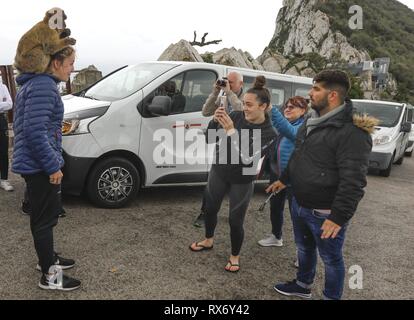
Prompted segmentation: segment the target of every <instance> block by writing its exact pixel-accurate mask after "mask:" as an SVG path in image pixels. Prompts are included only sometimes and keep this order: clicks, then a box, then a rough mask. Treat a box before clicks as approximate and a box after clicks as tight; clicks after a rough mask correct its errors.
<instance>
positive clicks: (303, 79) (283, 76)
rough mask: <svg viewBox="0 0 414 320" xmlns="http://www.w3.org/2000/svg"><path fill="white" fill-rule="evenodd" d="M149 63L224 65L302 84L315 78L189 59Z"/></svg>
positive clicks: (245, 72)
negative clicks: (190, 60)
mask: <svg viewBox="0 0 414 320" xmlns="http://www.w3.org/2000/svg"><path fill="white" fill-rule="evenodd" d="M145 62H148V63H169V64H172V65H192V66H194V67H199V68H205V67H208V66H212V67H213V66H214V68H217V66H220V67H223V68H226V69H228V70H229V71H238V72H240V73H242V74H243V75H252V76H257V75H263V76H265V77H268V78H272V79H274V80H280V81H288V82H294V83H300V84H308V85H312V83H313V79H312V78H307V77H301V76H293V75H289V74H282V73H276V72H269V71H264V70H253V69H246V68H237V67H232V66H226V65H222V64H213V63H206V62H187V61H145Z"/></svg>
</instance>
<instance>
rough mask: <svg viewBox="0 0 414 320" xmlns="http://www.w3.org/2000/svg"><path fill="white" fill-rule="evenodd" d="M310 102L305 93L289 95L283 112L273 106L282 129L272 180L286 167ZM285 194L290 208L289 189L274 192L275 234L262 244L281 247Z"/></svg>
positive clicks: (272, 162) (272, 163) (272, 161)
mask: <svg viewBox="0 0 414 320" xmlns="http://www.w3.org/2000/svg"><path fill="white" fill-rule="evenodd" d="M307 108H308V104H307V102H306V100H305V99H304V98H303V97H299V96H297V97H293V98H290V99H289V100H288V101H287V102H286V103H285V105H284V107H283V114H282V113H281V112H280V111H279V110H278V108H277V107H275V106H274V107H273V109H272V123H273V127H275V128H276V129H277V131H278V132H279V137H278V141H277V143H276V151H275V153H274V154H273V155H272V156H271V158H270V183H273V182H275V181H277V180H278V177H279V176H280V175H281V174H282V172H283V170H285V168H286V167H287V164H288V162H289V159H290V156H291V154H292V152H293V150H294V148H295V140H296V134H297V132H298V130H299V128H300V127H301V126H302V124H303V123H304V121H305V119H304V116H305V113H306V111H307ZM286 198H287V199H288V201H289V208H290V199H291V196H290V190H289V188H286V189H284V190H283V191H281V192H280V193H278V194H277V195H275V196H274V197H273V198H272V199H271V201H270V221H271V223H272V234H271V235H270V236H269V237H268V238H265V239H263V240H260V241H259V245H261V246H263V247H281V246H283V240H282V226H283V211H284V208H285V202H286Z"/></svg>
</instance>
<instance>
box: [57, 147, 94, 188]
mask: <svg viewBox="0 0 414 320" xmlns="http://www.w3.org/2000/svg"><path fill="white" fill-rule="evenodd" d="M63 159H64V160H65V166H64V167H63V170H62V172H63V180H62V193H64V194H70V195H76V196H78V195H80V194H81V193H82V191H83V189H84V187H85V183H86V178H87V176H88V173H89V170H90V168H91V167H92V164H93V163H94V161H95V158H79V157H72V156H70V155H68V154H67V153H66V152H63Z"/></svg>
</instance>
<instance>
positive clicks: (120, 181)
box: [98, 167, 134, 203]
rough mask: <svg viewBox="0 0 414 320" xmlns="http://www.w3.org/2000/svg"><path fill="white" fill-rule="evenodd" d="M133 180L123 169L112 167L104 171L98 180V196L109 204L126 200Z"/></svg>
mask: <svg viewBox="0 0 414 320" xmlns="http://www.w3.org/2000/svg"><path fill="white" fill-rule="evenodd" d="M133 183H134V181H133V178H132V175H131V173H130V172H129V171H128V170H126V169H125V168H121V167H112V168H109V169H106V170H105V171H104V172H103V173H102V174H101V176H100V177H99V180H98V194H99V196H100V197H101V198H102V199H103V200H105V201H107V202H111V203H116V202H120V201H123V200H124V199H126V198H128V196H129V194H130V193H131V191H132V189H133Z"/></svg>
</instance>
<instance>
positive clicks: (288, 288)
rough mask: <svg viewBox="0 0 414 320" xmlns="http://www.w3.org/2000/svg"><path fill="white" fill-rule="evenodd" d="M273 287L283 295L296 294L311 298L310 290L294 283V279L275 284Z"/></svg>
mask: <svg viewBox="0 0 414 320" xmlns="http://www.w3.org/2000/svg"><path fill="white" fill-rule="evenodd" d="M273 289H275V290H276V291H277V292H279V293H280V294H283V295H285V296H296V297H300V298H304V299H311V298H312V293H311V290H310V289H305V288H302V287H301V286H300V285H298V284H297V283H296V280H293V281H288V282H285V283H279V284H276V285H275V286H274V287H273Z"/></svg>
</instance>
